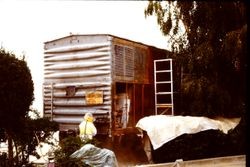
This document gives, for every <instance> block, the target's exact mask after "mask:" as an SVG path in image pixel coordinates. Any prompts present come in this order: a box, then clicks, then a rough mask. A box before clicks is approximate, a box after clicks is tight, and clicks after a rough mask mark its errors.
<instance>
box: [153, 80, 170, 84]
mask: <svg viewBox="0 0 250 167" xmlns="http://www.w3.org/2000/svg"><path fill="white" fill-rule="evenodd" d="M155 83H157V84H164V83H172V81H159V82H155Z"/></svg>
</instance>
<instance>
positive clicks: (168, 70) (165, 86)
mask: <svg viewBox="0 0 250 167" xmlns="http://www.w3.org/2000/svg"><path fill="white" fill-rule="evenodd" d="M172 72H173V70H172V59H159V60H154V88H155V115H158V114H165V115H174V103H173V73H172Z"/></svg>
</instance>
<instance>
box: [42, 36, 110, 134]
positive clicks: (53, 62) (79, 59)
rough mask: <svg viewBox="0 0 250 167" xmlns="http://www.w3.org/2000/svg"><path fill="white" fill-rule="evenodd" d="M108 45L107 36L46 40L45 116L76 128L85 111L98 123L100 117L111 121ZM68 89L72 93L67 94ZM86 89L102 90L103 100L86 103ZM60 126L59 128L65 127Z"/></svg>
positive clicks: (108, 121)
mask: <svg viewBox="0 0 250 167" xmlns="http://www.w3.org/2000/svg"><path fill="white" fill-rule="evenodd" d="M110 45H111V42H110V37H109V36H105V35H103V36H102V35H98V36H85V35H84V36H81V35H73V36H69V37H65V38H61V39H58V40H54V41H49V42H46V43H45V45H44V85H43V86H44V87H43V92H44V94H43V98H44V116H45V117H50V118H51V119H53V120H54V121H56V122H58V123H60V124H74V125H75V127H76V128H77V126H78V124H79V123H80V122H81V120H82V119H83V116H84V114H85V113H86V112H91V113H92V114H93V115H94V116H95V117H96V122H97V123H98V121H99V120H100V121H103V120H106V123H110V121H111V103H112V102H111V49H110ZM70 88H73V89H71V90H70ZM69 90H70V91H73V92H70V93H69V92H68V91H69ZM89 91H92V92H95V91H99V92H101V93H102V94H103V103H102V104H88V103H87V102H86V94H87V92H89ZM99 118H100V119H99ZM62 127H64V126H62ZM62 127H61V130H66V129H62Z"/></svg>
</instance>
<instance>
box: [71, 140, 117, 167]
mask: <svg viewBox="0 0 250 167" xmlns="http://www.w3.org/2000/svg"><path fill="white" fill-rule="evenodd" d="M70 157H71V158H80V159H81V161H82V162H83V163H84V164H87V165H90V166H95V167H118V163H117V159H116V156H115V154H114V152H113V151H111V150H108V149H105V148H103V149H101V148H98V147H95V146H94V145H92V144H86V145H84V146H83V147H81V148H80V149H79V150H77V151H75V152H74V153H73V154H72V155H71V156H70Z"/></svg>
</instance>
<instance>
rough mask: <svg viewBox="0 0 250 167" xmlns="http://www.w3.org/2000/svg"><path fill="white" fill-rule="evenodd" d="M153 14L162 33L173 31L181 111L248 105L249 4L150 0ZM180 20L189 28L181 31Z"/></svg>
mask: <svg viewBox="0 0 250 167" xmlns="http://www.w3.org/2000/svg"><path fill="white" fill-rule="evenodd" d="M153 14H155V15H156V16H157V21H158V24H159V25H160V28H161V31H162V32H163V34H164V35H168V36H171V38H170V41H169V42H171V43H172V51H173V52H175V53H176V54H174V56H173V58H174V60H175V61H176V62H177V64H179V67H180V68H181V70H179V71H181V72H179V76H181V83H182V84H181V87H180V89H179V91H180V93H181V96H180V97H181V99H178V100H180V101H181V102H182V103H181V104H182V105H181V107H180V108H181V109H180V111H179V113H182V114H184V115H202V116H209V117H214V116H240V115H241V114H243V113H244V112H245V110H246V94H245V92H246V55H247V53H246V50H247V47H246V46H247V45H246V43H247V40H246V34H247V19H246V15H247V14H246V4H245V3H244V2H241V1H232V2H221V1H218V2H217V1H216V2H215V1H212V2H206V1H164V2H160V1H149V4H148V7H147V8H146V9H145V15H146V16H150V15H153ZM181 23H183V25H184V27H185V33H184V35H182V36H178V34H180V25H181ZM185 74H186V75H185ZM229 104H230V105H229ZM184 109H185V110H184Z"/></svg>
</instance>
